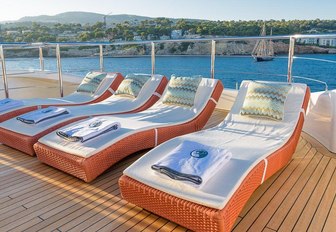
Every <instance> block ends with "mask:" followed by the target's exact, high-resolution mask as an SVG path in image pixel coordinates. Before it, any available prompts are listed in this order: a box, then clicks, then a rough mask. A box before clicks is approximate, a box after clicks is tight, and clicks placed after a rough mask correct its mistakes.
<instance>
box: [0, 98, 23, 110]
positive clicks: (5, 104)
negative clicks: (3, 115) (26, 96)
mask: <svg viewBox="0 0 336 232" xmlns="http://www.w3.org/2000/svg"><path fill="white" fill-rule="evenodd" d="M23 105H24V104H23V101H20V100H14V99H11V98H5V99H2V100H0V112H1V111H6V110H9V109H12V108H16V107H19V106H23Z"/></svg>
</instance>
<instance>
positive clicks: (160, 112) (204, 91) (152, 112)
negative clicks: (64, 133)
mask: <svg viewBox="0 0 336 232" xmlns="http://www.w3.org/2000/svg"><path fill="white" fill-rule="evenodd" d="M217 82H218V80H215V79H206V78H203V79H202V81H201V83H200V87H199V89H198V91H197V94H196V97H195V104H194V106H193V107H191V108H190V107H181V106H170V105H166V104H163V103H162V102H161V101H160V102H157V103H156V104H155V105H154V106H153V107H151V108H150V109H147V110H145V111H142V112H140V113H134V114H124V115H116V116H103V117H99V118H104V117H108V118H110V119H111V120H114V121H116V122H119V123H120V124H121V128H120V130H118V131H116V132H114V133H113V134H108V133H107V134H105V135H102V136H100V137H99V138H96V139H92V140H90V141H88V142H86V143H78V142H77V143H76V142H68V141H65V140H64V139H61V138H59V136H57V135H56V133H55V132H52V133H50V134H48V135H46V136H44V137H42V138H41V139H39V142H40V143H43V144H45V145H47V146H49V147H53V148H56V149H58V150H61V151H64V152H67V153H70V154H73V155H77V156H80V157H85V158H88V157H90V156H92V155H95V154H97V153H98V152H100V151H101V150H103V149H105V148H107V147H109V146H111V145H113V144H114V143H116V142H117V141H120V140H121V139H123V138H125V137H127V136H129V135H132V134H134V133H136V132H141V131H146V130H149V129H155V128H160V127H165V126H173V125H179V124H182V123H185V122H189V121H191V120H192V119H194V118H195V117H197V115H199V113H200V112H201V111H202V110H203V109H204V107H205V106H206V104H207V103H208V101H209V100H210V97H211V95H212V92H213V91H214V89H215V86H216V85H217ZM73 124H74V123H73ZM73 124H70V125H73ZM153 139H154V138H153Z"/></svg>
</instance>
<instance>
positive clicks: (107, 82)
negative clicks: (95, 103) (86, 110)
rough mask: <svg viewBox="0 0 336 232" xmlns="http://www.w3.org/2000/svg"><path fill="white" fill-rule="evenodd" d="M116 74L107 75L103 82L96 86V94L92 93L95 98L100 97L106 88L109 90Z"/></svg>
mask: <svg viewBox="0 0 336 232" xmlns="http://www.w3.org/2000/svg"><path fill="white" fill-rule="evenodd" d="M116 76H117V73H107V75H106V77H105V78H104V80H103V81H102V82H101V83H100V85H99V86H98V88H97V90H96V92H95V93H94V95H95V96H100V95H102V94H103V93H105V92H106V91H107V90H108V88H110V86H111V84H112V82H113V80H114V78H116Z"/></svg>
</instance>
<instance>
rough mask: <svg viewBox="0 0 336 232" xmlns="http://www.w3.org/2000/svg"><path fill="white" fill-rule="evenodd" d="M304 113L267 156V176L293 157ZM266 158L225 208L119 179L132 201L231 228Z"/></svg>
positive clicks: (191, 221)
mask: <svg viewBox="0 0 336 232" xmlns="http://www.w3.org/2000/svg"><path fill="white" fill-rule="evenodd" d="M309 98H310V90H309V88H307V91H306V95H305V100H304V102H303V105H302V108H304V109H305V110H306V109H307V105H308V101H309ZM303 122H304V117H303V116H302V115H300V118H299V122H298V124H297V126H296V128H295V130H294V133H293V135H292V136H291V138H290V139H289V141H288V142H287V143H286V144H285V145H284V146H283V147H282V148H280V149H278V150H277V151H275V152H274V153H272V154H271V155H270V156H269V157H268V158H267V161H268V162H267V163H268V165H267V169H266V174H265V179H264V180H266V179H268V178H269V177H270V176H272V175H273V174H274V173H275V172H277V171H278V170H279V169H281V168H282V167H284V166H285V165H286V164H287V163H288V161H289V160H290V159H291V157H292V155H293V153H294V151H295V148H296V146H297V143H298V140H299V137H300V134H301V130H302V125H303ZM264 169H265V162H264V161H261V162H259V163H258V164H257V165H256V166H255V167H254V168H253V169H252V170H251V171H250V173H249V174H248V176H247V177H246V178H245V179H244V181H243V182H242V183H241V185H240V186H239V188H238V189H237V190H236V192H235V193H234V195H233V196H232V197H231V199H230V200H229V202H228V203H227V204H226V206H225V207H224V208H223V209H221V210H218V209H214V208H209V207H205V206H202V205H199V204H196V203H193V202H190V201H187V200H183V199H180V198H177V197H174V196H172V195H170V194H168V193H165V192H162V191H159V190H157V189H155V188H152V187H150V186H147V185H145V184H143V183H140V182H138V181H136V180H134V179H132V178H130V177H128V176H125V175H123V176H122V177H121V178H120V179H119V187H120V191H121V194H122V196H123V197H124V198H125V199H126V200H127V201H129V202H131V203H133V204H136V205H138V206H140V207H142V208H144V209H146V210H149V211H151V212H154V213H156V214H158V215H160V216H163V217H165V218H167V219H169V220H171V221H174V222H176V223H178V224H180V225H182V226H185V227H187V228H189V229H191V230H195V231H230V230H231V229H232V226H233V225H234V223H235V221H236V219H237V217H238V215H239V213H240V211H241V210H242V209H243V207H244V205H245V204H246V202H247V201H248V199H249V198H250V197H251V195H252V194H253V192H254V191H255V190H256V189H257V188H258V187H259V185H260V184H261V182H262V178H263V175H264Z"/></svg>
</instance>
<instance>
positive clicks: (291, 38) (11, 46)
mask: <svg viewBox="0 0 336 232" xmlns="http://www.w3.org/2000/svg"><path fill="white" fill-rule="evenodd" d="M299 38H320V39H328V38H336V34H315V35H280V36H245V37H214V38H200V39H176V40H154V41H130V42H64V43H56V42H55V43H54V42H48V43H2V44H0V61H1V67H2V78H3V83H4V89H5V95H6V97H8V96H9V92H8V82H7V72H6V63H5V55H4V50H6V49H22V48H25V49H27V48H31V49H35V48H38V49H39V56H40V57H39V60H40V70H44V59H43V48H44V47H55V48H56V62H57V73H58V79H59V87H60V95H61V96H63V78H62V65H61V51H60V48H61V47H76V46H93V47H94V46H98V47H99V66H100V67H99V68H100V70H101V71H103V70H104V50H103V49H104V46H105V47H106V46H116V45H142V44H149V45H151V66H152V67H151V70H152V74H155V57H156V54H155V47H156V44H162V43H176V42H194V43H195V42H210V43H211V51H210V59H211V68H210V76H211V77H212V78H215V58H216V42H221V41H253V40H260V39H267V40H269V39H272V40H289V50H288V69H287V81H288V82H292V79H293V76H292V69H293V62H294V51H295V41H296V39H299ZM306 79H307V78H306ZM308 79H312V78H308ZM308 79H307V80H308ZM318 82H320V81H318Z"/></svg>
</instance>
